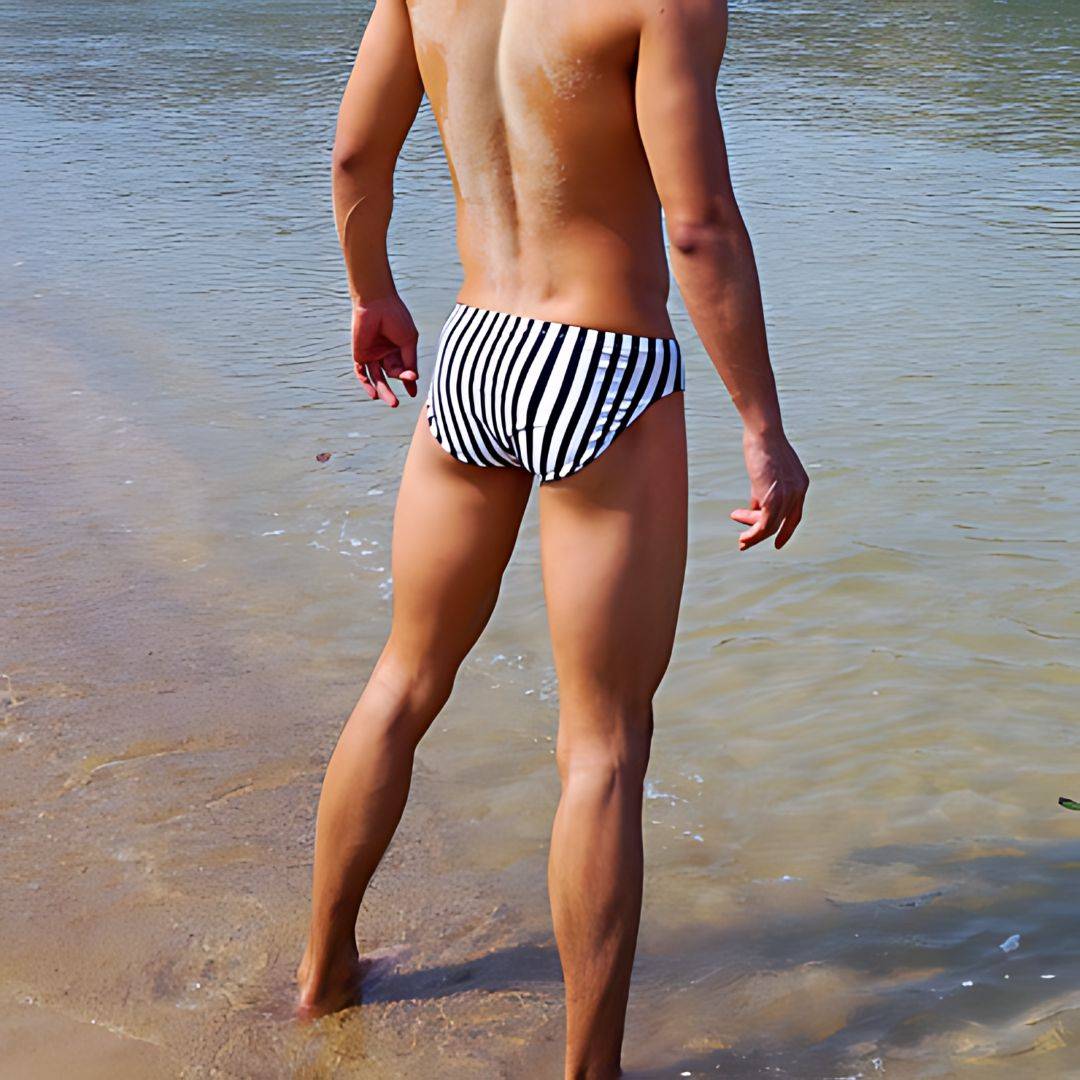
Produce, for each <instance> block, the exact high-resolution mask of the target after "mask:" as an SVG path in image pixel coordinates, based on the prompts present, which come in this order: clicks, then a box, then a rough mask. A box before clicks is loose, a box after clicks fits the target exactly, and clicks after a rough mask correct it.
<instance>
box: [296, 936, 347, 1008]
mask: <svg viewBox="0 0 1080 1080" xmlns="http://www.w3.org/2000/svg"><path fill="white" fill-rule="evenodd" d="M312 967H313V965H312V963H311V957H310V953H309V952H308V951H307V950H305V951H304V958H303V960H301V961H300V967H299V969H298V970H297V972H296V983H297V986H298V987H299V989H300V993H299V994H298V996H297V999H296V1018H297V1020H301V1021H305V1022H306V1021H309V1020H317V1019H318V1018H319V1017H320V1016H326V1015H327V1014H328V1013H332V1012H338V1011H339V1010H340V1009H347V1008H348V1007H349V1006H350V1005H355V1004H356V1002H357V999H358V998H359V996H360V982H361V980H362V979H363V976H364V965H363V963H362V962H361V960H360V958H359V957H358V956H357V955H356V952H355V950H354V951H353V952H351V953H343V954H342V955H341V956H339V957H336V958H335V959H334V960H332V961H331V962H330V964H329V965H327V966H326V967H325V968H324V969H323V970H321V971H319V972H315V971H313V970H312Z"/></svg>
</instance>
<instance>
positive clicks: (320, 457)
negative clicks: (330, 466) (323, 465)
mask: <svg viewBox="0 0 1080 1080" xmlns="http://www.w3.org/2000/svg"><path fill="white" fill-rule="evenodd" d="M315 460H316V461H320V462H321V461H329V460H330V451H329V450H320V451H319V453H317V454H316V455H315Z"/></svg>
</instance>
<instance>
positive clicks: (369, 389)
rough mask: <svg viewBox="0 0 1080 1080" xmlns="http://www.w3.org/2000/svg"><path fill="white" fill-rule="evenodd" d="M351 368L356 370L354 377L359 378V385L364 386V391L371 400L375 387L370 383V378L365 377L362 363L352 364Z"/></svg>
mask: <svg viewBox="0 0 1080 1080" xmlns="http://www.w3.org/2000/svg"><path fill="white" fill-rule="evenodd" d="M353 370H354V371H355V372H356V377H357V378H358V379H359V380H360V385H361V386H362V387H363V388H364V391H365V393H366V394H367V396H368V397H369V398H371V400H372V401H374V400H375V398H376V396H377V395H376V393H375V387H374V386H372V385H371V380H370V379H369V378H368V377H367V372H365V371H364V366H363V364H355V363H354V364H353Z"/></svg>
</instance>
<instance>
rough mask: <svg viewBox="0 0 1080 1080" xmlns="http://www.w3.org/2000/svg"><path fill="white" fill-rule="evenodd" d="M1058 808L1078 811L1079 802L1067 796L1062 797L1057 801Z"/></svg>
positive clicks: (1079, 807)
mask: <svg viewBox="0 0 1080 1080" xmlns="http://www.w3.org/2000/svg"><path fill="white" fill-rule="evenodd" d="M1058 806H1064V807H1065V809H1066V810H1080V802H1077V801H1076V800H1075V799H1070V798H1069V797H1068V796H1067V795H1062V796H1061V797H1060V798H1059V799H1058Z"/></svg>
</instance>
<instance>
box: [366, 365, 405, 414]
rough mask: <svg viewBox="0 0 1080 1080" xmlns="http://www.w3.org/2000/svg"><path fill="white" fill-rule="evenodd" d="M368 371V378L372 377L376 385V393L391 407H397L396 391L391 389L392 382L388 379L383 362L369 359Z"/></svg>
mask: <svg viewBox="0 0 1080 1080" xmlns="http://www.w3.org/2000/svg"><path fill="white" fill-rule="evenodd" d="M367 371H368V378H369V379H371V381H372V383H373V384H374V386H375V393H376V394H378V396H379V397H380V398H381V399H382V400H383V401H385V402H386V404H387V405H389V406H390V408H391V409H396V408H397V405H398V399H397V397H396V396H395V394H394V391H393V390H391V389H390V384H389V383H388V382H387V381H386V373H385V372H384V371H383V367H382V364H380V363H378V362H376V361H371V360H369V361H368V365H367Z"/></svg>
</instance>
